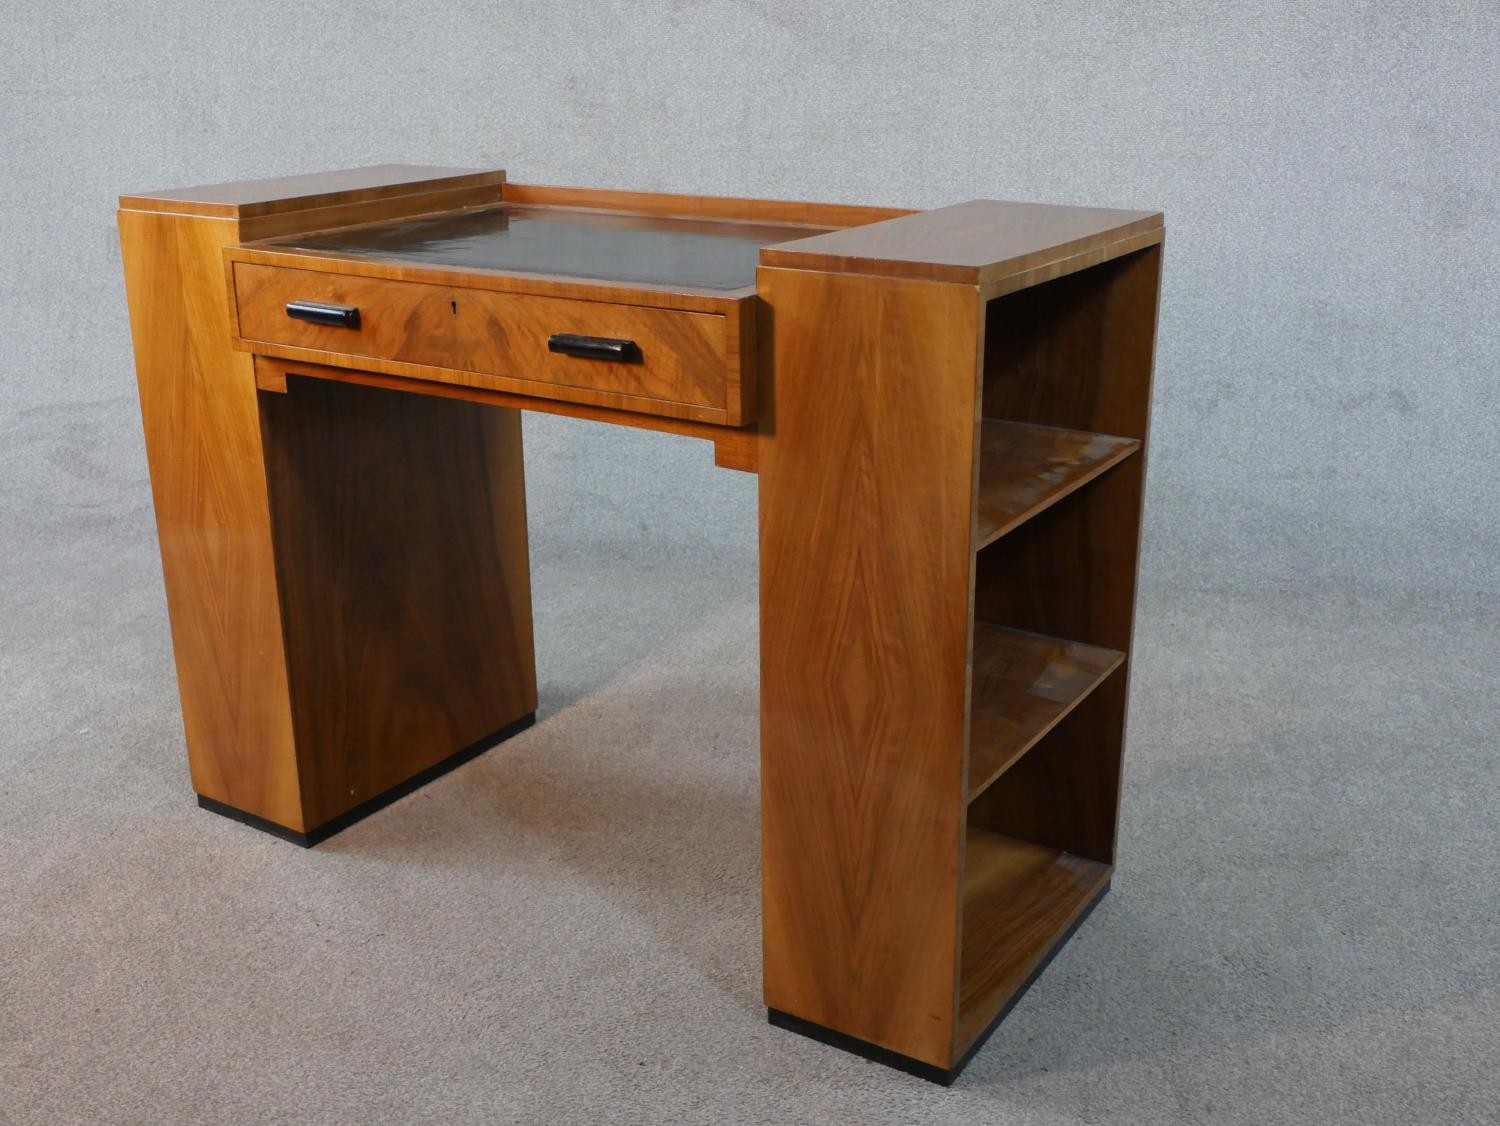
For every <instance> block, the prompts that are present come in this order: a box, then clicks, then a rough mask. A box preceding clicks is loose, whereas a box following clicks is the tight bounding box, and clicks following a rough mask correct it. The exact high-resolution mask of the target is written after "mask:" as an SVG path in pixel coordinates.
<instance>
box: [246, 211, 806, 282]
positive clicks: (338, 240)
mask: <svg viewBox="0 0 1500 1126" xmlns="http://www.w3.org/2000/svg"><path fill="white" fill-rule="evenodd" d="M826 229H827V228H822V227H813V226H801V225H799V226H788V225H784V224H772V223H754V222H743V221H738V220H729V219H712V218H686V217H680V216H665V215H651V214H641V213H635V212H628V211H605V210H592V209H579V208H572V207H556V206H541V205H517V204H510V203H507V204H502V205H499V206H495V207H482V208H471V209H469V210H466V211H457V212H451V213H447V214H439V215H423V216H417V217H412V218H403V219H397V220H394V221H392V222H387V223H372V224H367V225H364V226H358V227H347V228H344V229H341V230H333V231H325V232H321V233H316V234H299V235H295V236H292V237H289V238H280V239H276V240H273V241H271V242H269V243H267V244H265V245H267V246H274V247H283V248H287V249H295V250H305V251H322V252H327V253H332V254H340V255H352V256H354V257H357V258H381V259H387V260H392V259H394V260H396V261H401V262H408V263H413V264H417V265H430V266H437V267H448V268H457V269H480V270H503V271H511V272H518V273H527V274H550V275H561V276H564V277H574V278H589V279H595V280H598V281H609V282H624V283H629V284H636V285H662V286H671V287H674V288H683V289H711V290H721V291H729V290H736V289H742V288H745V287H747V286H748V287H753V286H754V285H755V268H756V263H757V259H758V257H759V255H760V249H761V247H763V246H766V245H768V244H772V243H779V242H786V241H787V240H789V239H800V238H805V237H807V236H808V235H816V234H821V233H823V232H824V231H825V230H826Z"/></svg>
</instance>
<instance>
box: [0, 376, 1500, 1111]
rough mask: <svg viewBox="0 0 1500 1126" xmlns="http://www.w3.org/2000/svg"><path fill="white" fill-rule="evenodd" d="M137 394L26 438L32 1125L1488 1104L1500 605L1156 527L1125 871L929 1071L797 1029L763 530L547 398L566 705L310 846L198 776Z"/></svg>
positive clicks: (549, 654)
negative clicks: (770, 810) (761, 706)
mask: <svg viewBox="0 0 1500 1126" xmlns="http://www.w3.org/2000/svg"><path fill="white" fill-rule="evenodd" d="M133 409H134V407H133V404H132V403H129V402H126V401H111V402H108V403H102V404H93V405H91V406H73V407H58V408H39V409H34V410H29V411H22V412H20V413H18V414H16V415H14V416H13V417H11V418H9V419H7V420H5V422H4V426H3V433H0V438H3V441H0V481H3V493H0V496H3V507H0V521H3V523H0V533H3V534H0V566H3V568H4V576H5V578H4V587H3V603H0V687H3V693H0V842H3V849H4V854H3V863H0V1121H3V1122H5V1123H8V1124H9V1123H15V1124H21V1123H28V1124H29V1123H39V1124H40V1123H49V1124H50V1123H68V1122H130V1123H177V1122H200V1121H201V1122H236V1123H238V1122H244V1123H261V1122H288V1123H291V1122H297V1123H351V1122H372V1121H373V1122H395V1123H417V1122H432V1123H447V1122H454V1123H464V1122H523V1123H557V1122H581V1123H582V1122H587V1123H597V1122H622V1123H656V1122H674V1123H675V1122H685V1123H736V1122H766V1123H799V1122H850V1123H887V1122H888V1123H1028V1124H1030V1123H1034V1124H1052V1123H1059V1124H1060V1123H1077V1122H1087V1123H1095V1122H1131V1123H1178V1122H1194V1123H1197V1122H1225V1123H1255V1124H1266V1123H1279V1122H1297V1123H1320V1124H1335V1123H1360V1124H1366V1123H1372V1122H1379V1123H1385V1122H1390V1123H1413V1122H1421V1123H1426V1122H1432V1123H1466V1122H1494V1121H1497V1120H1500V1079H1497V1075H1500V942H1497V912H1500V878H1497V877H1500V861H1497V858H1500V822H1497V819H1496V817H1495V804H1496V803H1495V799H1496V795H1497V761H1496V760H1497V752H1500V723H1497V709H1496V706H1495V703H1494V701H1493V693H1494V691H1495V687H1496V683H1497V673H1500V659H1497V653H1496V639H1497V636H1500V633H1497V627H1500V620H1497V611H1496V608H1495V606H1494V605H1493V603H1492V602H1490V601H1486V600H1481V599H1468V600H1466V599H1454V598H1438V597H1436V596H1425V597H1424V596H1421V595H1417V594H1412V593H1406V594H1401V593H1393V592H1389V591H1387V592H1373V591H1350V590H1334V589H1320V588H1318V587H1317V586H1315V585H1306V584H1304V585H1303V586H1301V587H1299V588H1297V589H1281V590H1272V589H1267V590H1260V591H1244V590H1219V589H1215V588H1214V586H1213V584H1212V583H1211V582H1210V581H1207V580H1199V581H1194V582H1190V581H1185V580H1181V579H1180V578H1174V579H1172V580H1171V581H1167V580H1166V579H1165V578H1164V577H1163V576H1160V575H1155V576H1153V575H1152V574H1151V571H1150V566H1149V564H1150V556H1149V553H1148V581H1147V583H1146V585H1145V589H1144V591H1143V595H1142V604H1141V612H1140V628H1139V638H1138V659H1137V667H1136V671H1135V682H1134V694H1133V709H1134V710H1133V718H1132V725H1131V732H1130V743H1129V752H1128V759H1127V762H1128V768H1127V776H1126V791H1125V799H1124V808H1123V823H1122V830H1121V841H1120V855H1121V860H1120V865H1119V869H1118V872H1117V874H1116V877H1115V882H1114V889H1113V891H1112V892H1111V894H1110V895H1109V897H1108V898H1107V899H1106V900H1105V901H1104V903H1103V904H1102V905H1101V907H1100V908H1099V910H1098V911H1096V912H1095V913H1094V915H1093V916H1092V918H1091V919H1090V920H1089V921H1088V922H1087V923H1086V924H1085V926H1084V927H1083V929H1082V930H1081V931H1080V932H1079V933H1078V935H1077V936H1076V938H1075V939H1074V941H1073V942H1072V944H1071V945H1070V946H1069V947H1068V948H1067V949H1066V950H1065V951H1064V952H1063V953H1062V954H1061V955H1060V956H1059V957H1058V958H1057V960H1056V961H1055V962H1054V963H1053V965H1052V966H1051V968H1050V969H1048V971H1047V972H1046V973H1045V975H1044V976H1043V977H1042V978H1041V980H1040V981H1039V982H1038V983H1037V985H1036V986H1035V987H1034V988H1033V989H1032V991H1031V993H1030V994H1029V995H1028V996H1027V997H1026V999H1025V1000H1024V1001H1023V1002H1022V1003H1021V1004H1020V1005H1019V1006H1018V1007H1017V1009H1016V1010H1015V1011H1014V1012H1013V1014H1012V1015H1011V1016H1010V1018H1009V1019H1008V1020H1007V1021H1006V1022H1005V1023H1004V1024H1003V1025H1002V1026H1001V1028H1000V1030H999V1031H998V1032H997V1033H996V1035H995V1036H994V1037H993V1039H992V1040H991V1041H990V1043H989V1045H988V1046H987V1047H986V1048H985V1049H984V1051H983V1052H982V1053H981V1054H980V1055H979V1056H978V1057H977V1058H976V1059H975V1060H974V1062H973V1064H972V1065H971V1066H970V1068H969V1070H968V1072H967V1073H966V1074H965V1075H964V1077H963V1078H962V1079H961V1080H960V1081H959V1083H958V1085H957V1086H955V1087H954V1088H952V1089H951V1090H942V1089H940V1088H936V1087H933V1086H930V1085H928V1084H925V1083H922V1082H920V1081H917V1080H914V1079H912V1078H909V1077H907V1076H904V1075H900V1074H897V1073H894V1072H891V1071H887V1070H885V1069H883V1068H880V1067H878V1066H876V1065H873V1064H869V1063H866V1062H864V1061H861V1060H859V1059H856V1058H853V1057H851V1056H848V1055H845V1054H843V1053H840V1052H838V1051H835V1050H833V1049H831V1048H827V1047H824V1046H821V1045H818V1044H815V1043H812V1042H810V1041H807V1040H803V1039H800V1038H798V1037H796V1036H793V1035H791V1034H789V1033H786V1032H782V1031H778V1030H775V1029H772V1028H770V1027H769V1026H768V1025H767V1024H766V1023H765V1014H764V1010H763V1008H762V1004H761V999H760V991H759V958H760V949H759V922H760V919H759V889H758V871H757V847H758V845H757V809H756V800H757V793H756V787H757V762H756V757H757V709H756V676H757V672H756V669H757V665H756V602H755V566H754V555H753V534H737V535H734V536H729V537H727V538H726V537H723V536H720V537H718V539H717V541H716V540H715V537H713V536H711V535H703V536H701V537H699V538H697V539H693V538H692V537H691V536H678V535H675V531H674V529H676V530H680V529H678V528H677V524H675V523H672V521H674V520H677V519H678V517H676V516H671V515H669V516H667V517H663V518H662V519H663V520H665V521H666V522H667V524H668V525H669V526H666V527H663V526H656V525H652V523H651V518H650V516H649V513H650V512H651V511H660V509H659V508H657V507H656V506H657V505H658V504H659V503H660V502H661V500H662V497H661V496H659V495H658V496H655V497H653V498H651V499H652V504H650V505H640V506H637V507H635V508H632V507H631V506H630V505H629V504H628V503H622V502H621V501H620V493H619V490H618V489H615V490H614V491H613V492H612V491H611V488H612V482H613V484H614V485H618V481H617V480H615V479H614V478H615V476H616V475H617V470H618V465H615V464H612V463H610V461H609V460H608V458H595V459H594V460H593V461H591V462H586V463H584V469H582V470H580V471H579V474H578V476H577V482H578V483H577V484H576V485H575V487H574V488H572V490H571V491H568V492H566V494H564V492H563V491H561V490H560V489H559V488H558V487H557V482H558V481H560V480H562V479H563V477H564V472H563V470H562V469H561V468H560V467H559V466H558V464H556V458H559V457H562V456H564V455H565V454H567V452H568V451H571V450H574V449H575V447H574V446H572V445H568V444H566V443H562V444H559V443H560V442H561V440H560V439H556V435H557V434H559V433H561V431H560V430H559V431H554V430H551V429H549V427H553V426H557V427H561V426H566V425H576V424H566V423H556V422H550V421H547V420H542V421H540V422H534V421H533V420H528V423H527V426H528V431H527V438H528V442H529V443H531V442H533V441H535V442H536V446H535V449H536V450H537V451H538V457H539V459H540V460H539V462H538V463H537V465H538V468H537V470H536V472H535V473H534V475H533V485H535V486H536V487H537V488H548V489H550V490H551V492H550V493H549V494H548V495H547V496H546V497H545V498H541V499H544V500H546V501H548V502H549V503H546V504H539V503H537V500H538V498H535V497H534V498H533V521H532V531H533V547H534V552H535V575H536V577H535V594H536V618H537V639H538V663H539V669H540V675H541V680H542V700H541V715H540V721H539V723H538V724H537V726H536V727H535V728H534V729H532V730H530V731H528V732H526V733H524V734H523V735H521V736H519V737H517V738H515V739H514V740H512V741H511V742H510V743H508V744H506V745H504V746H503V747H502V748H500V749H497V750H495V751H492V752H490V753H488V754H486V755H484V756H482V757H481V758H479V759H477V760H475V761H474V762H472V763H470V764H469V765H467V766H465V767H463V768H462V769H460V770H458V771H456V772H454V773H453V774H450V775H448V776H446V777H444V778H443V779H441V780H440V781H438V782H436V783H434V784H432V785H430V786H428V787H426V788H425V789H423V790H421V791H419V792H418V793H416V794H414V795H412V796H410V797H408V798H406V799H405V800H403V801H401V802H400V803H398V804H397V805H394V806H392V807H391V808H389V809H387V810H385V811H383V812H382V813H380V814H379V815H377V816H375V817H373V818H370V819H368V820H366V821H364V822H362V823H360V824H358V825H356V826H355V827H353V828H352V829H349V830H348V831H346V832H344V833H343V834H341V835H339V836H338V837H336V838H334V839H333V840H331V841H329V842H327V843H326V844H324V845H322V846H321V847H319V848H317V849H315V850H312V851H303V850H300V849H297V848H295V847H293V846H290V845H287V844H285V843H282V842H280V841H277V840H273V839H271V838H269V837H266V836H264V835H261V834H259V833H256V832H254V831H252V830H250V829H247V828H244V827H242V826H240V825H237V824H234V823H231V822H229V821H226V820H223V819H220V818H217V817H214V816H212V815H210V814H207V813H204V812H201V811H199V810H198V809H197V808H196V807H195V806H194V804H193V800H192V796H191V790H190V787H189V783H188V777H187V770H186V764H185V760H184V755H183V748H182V731H181V721H180V718H179V714H178V704H177V699H176V687H175V681H174V677H173V671H172V665H171V656H170V648H169V639H168V635H167V628H166V617H165V609H164V603H163V598H162V593H161V581H160V574H159V570H158V562H157V556H156V546H155V540H154V529H153V525H152V521H151V513H150V508H149V497H148V495H147V493H146V490H145V481H144V463H143V461H142V460H141V459H140V457H139V451H138V450H137V449H136V448H135V447H134V446H133V445H132V443H133V442H135V441H138V437H137V436H136V434H137V432H136V430H135V428H134V427H133V426H132V425H125V424H122V423H121V422H120V420H121V419H127V420H128V417H129V415H130V413H131V412H133ZM555 439H556V440H555ZM587 440H588V441H595V440H596V439H594V438H589V439H587ZM661 440H663V439H658V438H653V437H651V436H643V437H640V438H636V437H631V438H629V439H622V441H627V442H637V441H639V442H641V443H648V442H651V441H661ZM569 441H571V439H569ZM549 443H550V444H549ZM602 448H603V447H597V448H596V450H595V452H596V453H597V452H598V450H599V449H602ZM616 448H618V449H620V450H624V451H625V452H624V454H622V455H621V457H622V458H623V460H622V461H621V462H620V463H619V464H621V465H625V466H626V467H634V468H633V469H632V472H638V473H645V472H646V470H643V469H642V468H641V467H642V466H643V465H644V466H646V469H647V470H648V469H649V464H650V458H651V457H652V456H653V455H652V454H651V453H650V452H649V451H648V450H647V449H646V446H645V445H626V446H620V447H611V449H616ZM549 450H552V451H553V453H551V454H549V453H548V451H549ZM559 451H561V452H559ZM695 456H698V457H701V458H703V459H706V458H707V454H706V453H701V454H697V455H695ZM549 457H550V458H552V459H553V460H551V461H549V460H548V459H549ZM122 467H124V468H122ZM711 472H712V471H709V470H704V480H706V479H707V476H708V475H709V474H710V473H711ZM733 477H734V475H723V474H720V475H717V476H716V477H715V480H716V481H717V480H720V479H721V478H722V479H723V480H725V481H729V479H730V478H733ZM642 479H643V480H644V479H645V478H644V477H643V478H642ZM549 482H550V484H549ZM700 485H701V481H700V480H699V479H697V478H694V479H691V480H688V481H687V482H686V483H685V484H684V485H683V486H682V488H683V490H684V491H683V494H682V497H681V498H679V500H682V502H683V503H686V499H687V498H690V497H691V494H692V491H693V490H694V489H697V488H699V487H700ZM701 487H711V488H715V489H721V490H725V496H728V497H729V498H730V500H731V501H732V502H733V506H732V507H734V519H736V520H740V521H742V522H743V520H745V519H746V518H748V517H747V514H748V513H750V512H752V511H753V509H752V508H751V507H750V505H751V503H753V486H751V485H747V484H746V483H745V480H743V479H735V480H733V481H731V482H730V483H728V484H715V485H712V486H706V485H702V486H701ZM682 519H683V520H687V521H689V522H690V521H691V520H692V519H693V518H692V517H691V516H687V517H682ZM683 526H684V527H686V526H687V525H686V524H684V525H683Z"/></svg>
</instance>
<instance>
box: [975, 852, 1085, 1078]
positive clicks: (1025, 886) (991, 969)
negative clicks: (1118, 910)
mask: <svg viewBox="0 0 1500 1126" xmlns="http://www.w3.org/2000/svg"><path fill="white" fill-rule="evenodd" d="M964 853H965V855H964V882H963V896H964V898H963V936H962V940H961V941H962V948H961V952H962V959H961V963H960V969H959V990H958V1029H957V1035H956V1040H955V1042H956V1049H957V1051H958V1052H959V1053H960V1054H961V1053H962V1052H964V1051H965V1050H966V1049H967V1048H968V1047H969V1046H970V1045H971V1044H973V1043H974V1041H975V1040H976V1039H977V1038H978V1037H979V1036H980V1035H981V1034H982V1033H983V1032H984V1031H985V1029H986V1028H988V1026H989V1024H990V1022H991V1021H993V1020H994V1019H995V1017H996V1016H998V1015H999V1014H1000V1013H1002V1012H1003V1011H1004V1010H1005V1008H1006V1007H1007V1006H1008V1005H1009V1004H1010V1002H1011V1001H1012V1000H1013V999H1014V998H1016V997H1017V996H1018V995H1019V993H1020V992H1021V990H1022V988H1023V987H1024V986H1025V985H1026V984H1027V981H1028V979H1029V978H1030V977H1031V975H1032V974H1033V972H1034V971H1036V970H1037V969H1038V968H1039V967H1041V966H1042V965H1044V964H1045V962H1046V960H1047V958H1048V957H1050V956H1051V954H1052V952H1053V951H1054V950H1055V949H1056V947H1058V946H1059V945H1061V942H1062V940H1063V939H1064V938H1065V937H1066V936H1067V935H1068V932H1069V931H1070V930H1071V928H1072V927H1073V924H1074V923H1075V922H1076V921H1077V920H1078V919H1079V918H1080V917H1081V916H1082V914H1083V913H1084V912H1085V911H1086V910H1087V909H1088V908H1089V907H1090V906H1091V905H1092V904H1093V902H1094V901H1095V900H1096V899H1097V898H1098V897H1099V895H1100V894H1101V893H1102V892H1103V891H1104V888H1105V886H1106V885H1107V884H1108V883H1109V877H1110V872H1111V868H1110V866H1109V865H1108V864H1103V863H1100V862H1099V861H1097V860H1089V859H1087V858H1086V857H1082V856H1073V855H1071V854H1069V853H1067V852H1063V851H1062V850H1060V849H1056V848H1049V847H1047V846H1046V845H1039V844H1033V843H1031V842H1029V841H1023V840H1017V839H1016V838H1014V837H1008V836H1005V835H1004V834H1002V833H993V832H987V831H985V830H983V829H970V830H969V832H968V837H967V840H966V841H965V850H964Z"/></svg>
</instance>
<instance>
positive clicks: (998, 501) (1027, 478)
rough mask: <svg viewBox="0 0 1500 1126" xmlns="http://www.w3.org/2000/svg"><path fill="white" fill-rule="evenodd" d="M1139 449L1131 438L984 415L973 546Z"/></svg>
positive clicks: (981, 545) (982, 544)
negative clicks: (1003, 419)
mask: <svg viewBox="0 0 1500 1126" xmlns="http://www.w3.org/2000/svg"><path fill="white" fill-rule="evenodd" d="M1140 448H1141V444H1140V442H1138V441H1136V440H1135V439H1134V438H1117V437H1114V436H1113V435H1110V434H1092V433H1089V432H1087V431H1083V430H1065V429H1063V428H1061V427H1056V426H1036V425H1030V424H1027V423H1020V422H1005V421H1002V420H1000V419H993V418H987V419H985V420H984V421H983V422H982V423H981V424H980V428H979V497H978V515H977V517H976V519H975V526H974V549H975V550H976V551H978V550H981V549H982V548H985V547H987V546H989V545H990V544H992V543H994V542H995V540H997V539H999V538H1000V537H1001V536H1003V535H1005V533H1006V532H1009V531H1010V530H1011V529H1012V528H1015V527H1016V526H1017V525H1018V524H1021V523H1022V522H1024V521H1025V520H1027V519H1028V518H1030V517H1032V516H1035V515H1036V514H1037V513H1038V512H1040V511H1042V510H1043V509H1045V508H1046V507H1048V506H1049V505H1052V504H1055V503H1057V502H1058V501H1060V500H1062V498H1063V497H1065V496H1067V495H1068V494H1069V493H1071V492H1073V490H1075V489H1077V488H1079V487H1080V486H1082V485H1086V484H1088V482H1090V481H1092V480H1093V479H1094V478H1095V477H1097V476H1099V474H1101V473H1103V472H1104V471H1105V470H1106V469H1109V468H1110V467H1111V466H1114V465H1117V464H1119V463H1120V462H1121V461H1123V460H1125V458H1127V457H1129V456H1130V455H1131V454H1133V453H1135V452H1136V451H1137V450H1139V449H1140Z"/></svg>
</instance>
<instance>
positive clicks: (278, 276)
mask: <svg viewBox="0 0 1500 1126" xmlns="http://www.w3.org/2000/svg"><path fill="white" fill-rule="evenodd" d="M233 278H234V299H235V308H236V315H237V318H238V335H239V346H240V347H242V348H244V349H246V350H249V351H253V352H259V353H263V354H267V355H276V356H282V357H284V358H287V359H305V360H315V361H318V362H322V363H334V364H346V365H347V364H350V363H354V364H358V363H360V362H368V361H389V362H393V363H395V364H399V365H409V366H412V367H420V368H438V369H443V372H442V373H441V374H437V375H434V376H433V377H435V378H439V379H441V380H443V381H444V382H453V383H464V384H469V385H472V386H479V387H491V388H495V389H500V390H510V391H521V392H523V393H528V394H534V395H540V396H544V397H551V398H562V399H570V398H577V399H579V400H581V401H588V402H599V401H605V402H613V401H614V400H616V399H618V404H617V405H622V406H625V405H628V406H633V407H635V408H636V409H642V404H643V403H655V404H657V410H658V411H659V413H664V414H672V415H677V416H678V417H702V418H703V419H704V420H705V421H726V422H738V421H740V420H739V419H738V418H735V417H734V411H735V407H736V405H737V404H736V403H735V402H733V401H732V400H734V399H736V398H737V396H736V395H734V394H733V393H732V389H733V388H737V386H738V373H737V372H733V371H732V368H733V365H734V364H735V363H737V361H738V355H737V350H736V349H733V348H731V342H730V331H731V326H730V325H729V324H728V319H727V318H726V317H724V316H721V315H719V314H716V313H702V312H689V311H685V310H678V309H661V308H650V307H646V306H641V305H626V304H616V303H613V302H608V301H588V300H580V299H574V298H564V297H544V296H540V295H535V294H526V293H507V292H498V291H495V290H487V289H477V288H469V287H464V286H453V285H438V284H428V283H423V282H410V281H398V280H392V279H389V278H373V277H363V276H359V275H351V274H332V273H323V272H320V271H315V270H299V269H295V268H288V267H282V266H266V265H260V264H257V263H251V262H235V263H234V265H233ZM580 341H582V342H583V343H582V344H580V343H579V342H580ZM589 342H595V343H594V344H593V346H588V345H589ZM611 344H628V345H629V346H628V347H610V346H609V345H611ZM397 374H406V375H415V376H417V377H418V378H421V377H422V376H423V374H424V373H422V372H418V371H404V370H403V371H400V372H397ZM601 396H602V399H601ZM645 409H648V410H649V409H651V408H650V407H649V406H648V407H646V408H645ZM653 413H655V412H653Z"/></svg>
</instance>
